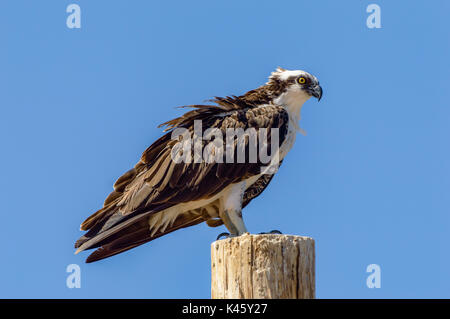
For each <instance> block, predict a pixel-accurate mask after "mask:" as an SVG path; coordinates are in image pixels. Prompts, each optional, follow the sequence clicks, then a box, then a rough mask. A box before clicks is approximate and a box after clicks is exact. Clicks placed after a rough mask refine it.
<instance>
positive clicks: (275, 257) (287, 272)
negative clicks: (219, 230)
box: [211, 234, 315, 299]
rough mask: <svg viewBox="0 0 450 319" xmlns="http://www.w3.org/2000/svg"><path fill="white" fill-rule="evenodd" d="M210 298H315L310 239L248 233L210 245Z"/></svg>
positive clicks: (312, 254) (313, 265) (313, 266)
mask: <svg viewBox="0 0 450 319" xmlns="http://www.w3.org/2000/svg"><path fill="white" fill-rule="evenodd" d="M211 297H212V298H213V299H236V298H237V299H251V298H255V299H280V298H283V299H308V298H315V252H314V240H313V239H312V238H309V237H301V236H293V235H275V234H263V235H250V234H244V235H242V236H239V237H234V238H228V239H223V240H218V241H215V242H213V243H212V244H211Z"/></svg>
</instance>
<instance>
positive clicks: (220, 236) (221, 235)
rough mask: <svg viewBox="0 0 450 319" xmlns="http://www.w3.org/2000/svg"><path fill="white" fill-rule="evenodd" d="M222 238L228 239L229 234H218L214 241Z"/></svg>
mask: <svg viewBox="0 0 450 319" xmlns="http://www.w3.org/2000/svg"><path fill="white" fill-rule="evenodd" d="M222 237H225V238H230V234H229V233H221V234H219V236H217V238H216V240H219V239H220V238H222Z"/></svg>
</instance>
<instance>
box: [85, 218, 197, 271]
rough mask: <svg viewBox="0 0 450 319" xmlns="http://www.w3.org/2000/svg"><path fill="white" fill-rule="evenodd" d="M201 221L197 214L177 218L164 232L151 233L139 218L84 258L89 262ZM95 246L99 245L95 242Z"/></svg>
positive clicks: (144, 222) (145, 223) (144, 221)
mask: <svg viewBox="0 0 450 319" xmlns="http://www.w3.org/2000/svg"><path fill="white" fill-rule="evenodd" d="M203 221H204V219H203V217H202V216H198V217H196V218H195V219H186V218H178V220H175V222H174V224H173V226H172V227H168V228H167V229H165V231H164V232H158V233H156V234H154V235H152V234H151V232H150V229H149V225H148V223H147V222H146V219H144V220H141V221H140V222H139V223H135V224H133V225H130V226H129V227H127V228H125V229H123V230H121V231H120V232H117V233H115V234H114V235H112V236H110V237H109V238H107V240H105V241H103V242H102V243H101V247H100V248H99V249H97V250H96V251H94V252H93V253H92V254H90V255H89V257H88V258H87V259H86V263H91V262H94V261H98V260H101V259H104V258H107V257H111V256H114V255H117V254H119V253H122V252H124V251H127V250H129V249H132V248H135V247H137V246H140V245H142V244H145V243H147V242H149V241H152V240H154V239H156V238H158V237H161V236H164V235H166V234H168V233H171V232H173V231H175V230H178V229H180V228H184V227H189V226H193V225H197V224H199V223H201V222H203ZM97 246H100V245H98V244H97ZM90 248H93V247H90Z"/></svg>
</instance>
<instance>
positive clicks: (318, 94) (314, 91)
mask: <svg viewBox="0 0 450 319" xmlns="http://www.w3.org/2000/svg"><path fill="white" fill-rule="evenodd" d="M309 93H310V94H311V95H312V96H314V97H315V98H317V101H320V99H321V98H322V87H321V86H320V85H319V84H316V85H314V86H313V87H311V89H310V90H309Z"/></svg>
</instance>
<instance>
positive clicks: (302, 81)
mask: <svg viewBox="0 0 450 319" xmlns="http://www.w3.org/2000/svg"><path fill="white" fill-rule="evenodd" d="M297 82H298V83H299V84H305V83H306V78H305V77H304V76H301V77H299V78H298V80H297Z"/></svg>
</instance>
